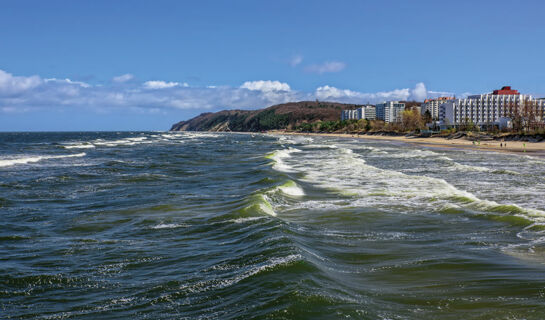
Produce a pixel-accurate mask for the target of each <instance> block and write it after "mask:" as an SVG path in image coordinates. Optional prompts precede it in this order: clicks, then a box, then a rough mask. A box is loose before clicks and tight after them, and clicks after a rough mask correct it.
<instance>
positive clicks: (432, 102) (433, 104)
mask: <svg viewBox="0 0 545 320" xmlns="http://www.w3.org/2000/svg"><path fill="white" fill-rule="evenodd" d="M454 99H455V98H454V97H439V98H437V99H426V100H425V101H424V103H423V104H422V105H421V106H420V113H421V114H424V113H426V111H429V113H430V115H431V117H432V119H433V120H437V119H439V106H440V105H442V104H443V103H445V102H448V101H450V100H454Z"/></svg>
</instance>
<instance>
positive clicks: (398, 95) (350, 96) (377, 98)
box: [315, 85, 411, 103]
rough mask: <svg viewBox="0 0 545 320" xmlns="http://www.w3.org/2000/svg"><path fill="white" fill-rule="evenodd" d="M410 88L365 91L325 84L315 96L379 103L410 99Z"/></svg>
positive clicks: (345, 100)
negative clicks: (373, 91)
mask: <svg viewBox="0 0 545 320" xmlns="http://www.w3.org/2000/svg"><path fill="white" fill-rule="evenodd" d="M410 95H411V94H410V90H409V89H395V90H392V91H384V92H375V93H365V92H358V91H352V90H348V89H338V88H335V87H331V86H327V85H326V86H323V87H319V88H317V89H316V92H315V96H316V98H318V99H320V100H334V101H339V102H345V103H378V102H382V101H386V100H408V99H409V97H410Z"/></svg>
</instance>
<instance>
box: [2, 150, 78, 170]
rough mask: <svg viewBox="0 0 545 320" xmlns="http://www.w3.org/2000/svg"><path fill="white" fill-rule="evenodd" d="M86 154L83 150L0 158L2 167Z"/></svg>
mask: <svg viewBox="0 0 545 320" xmlns="http://www.w3.org/2000/svg"><path fill="white" fill-rule="evenodd" d="M85 155H86V153H84V152H82V153H78V154H67V155H60V156H34V157H24V158H15V159H0V167H8V166H13V165H17V164H27V163H33V162H38V161H42V160H49V159H63V158H73V157H83V156H85Z"/></svg>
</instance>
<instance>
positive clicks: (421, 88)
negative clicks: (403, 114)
mask: <svg viewBox="0 0 545 320" xmlns="http://www.w3.org/2000/svg"><path fill="white" fill-rule="evenodd" d="M411 97H412V99H413V100H415V101H424V100H426V98H427V97H428V90H426V85H424V83H422V82H419V83H417V84H416V86H415V87H414V89H412V90H411Z"/></svg>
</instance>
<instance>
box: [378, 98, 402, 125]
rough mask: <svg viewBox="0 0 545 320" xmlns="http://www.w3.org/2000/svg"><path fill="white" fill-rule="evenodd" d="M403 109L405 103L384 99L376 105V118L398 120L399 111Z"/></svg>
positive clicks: (399, 119)
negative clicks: (384, 100)
mask: <svg viewBox="0 0 545 320" xmlns="http://www.w3.org/2000/svg"><path fill="white" fill-rule="evenodd" d="M404 110H405V103H402V102H399V101H386V102H383V103H379V104H377V105H376V114H377V119H379V120H384V121H385V122H400V121H401V113H402V112H403V111H404Z"/></svg>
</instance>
